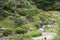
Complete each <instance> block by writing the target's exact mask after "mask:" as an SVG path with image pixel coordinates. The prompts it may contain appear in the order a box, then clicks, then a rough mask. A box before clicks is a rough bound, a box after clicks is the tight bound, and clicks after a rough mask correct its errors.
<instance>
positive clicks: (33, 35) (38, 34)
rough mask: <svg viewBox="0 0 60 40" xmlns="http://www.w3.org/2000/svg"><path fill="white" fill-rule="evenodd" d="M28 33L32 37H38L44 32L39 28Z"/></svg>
mask: <svg viewBox="0 0 60 40" xmlns="http://www.w3.org/2000/svg"><path fill="white" fill-rule="evenodd" d="M27 35H29V36H32V37H37V36H41V35H42V33H41V32H40V31H38V30H34V31H32V32H30V33H28V34H27Z"/></svg>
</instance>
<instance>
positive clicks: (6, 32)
mask: <svg viewBox="0 0 60 40" xmlns="http://www.w3.org/2000/svg"><path fill="white" fill-rule="evenodd" d="M12 33H13V30H12V29H5V30H4V31H3V35H4V36H8V35H11V34H12Z"/></svg>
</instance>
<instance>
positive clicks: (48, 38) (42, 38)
mask: <svg viewBox="0 0 60 40" xmlns="http://www.w3.org/2000/svg"><path fill="white" fill-rule="evenodd" d="M55 36H56V35H55V34H54V33H43V35H42V36H39V37H33V40H45V37H46V40H52V39H53V38H54V37H55Z"/></svg>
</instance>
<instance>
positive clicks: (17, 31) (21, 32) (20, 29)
mask: <svg viewBox="0 0 60 40" xmlns="http://www.w3.org/2000/svg"><path fill="white" fill-rule="evenodd" d="M26 32H27V31H26V29H23V28H16V33H17V34H24V33H26Z"/></svg>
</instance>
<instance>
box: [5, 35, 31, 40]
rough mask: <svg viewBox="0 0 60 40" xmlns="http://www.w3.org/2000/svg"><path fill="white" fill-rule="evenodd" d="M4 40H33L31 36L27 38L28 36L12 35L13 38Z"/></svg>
mask: <svg viewBox="0 0 60 40" xmlns="http://www.w3.org/2000/svg"><path fill="white" fill-rule="evenodd" d="M4 40H32V39H31V37H30V36H27V35H18V34H16V35H14V36H13V35H12V36H9V37H6V38H5V39H4Z"/></svg>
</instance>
